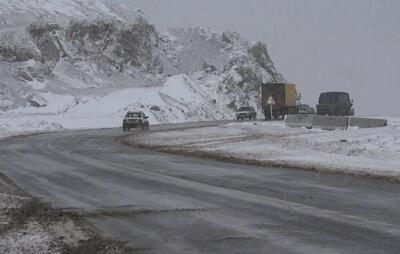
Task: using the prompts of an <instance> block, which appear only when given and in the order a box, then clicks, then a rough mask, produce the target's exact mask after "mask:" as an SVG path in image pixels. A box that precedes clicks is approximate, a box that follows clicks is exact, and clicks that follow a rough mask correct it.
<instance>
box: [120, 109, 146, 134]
mask: <svg viewBox="0 0 400 254" xmlns="http://www.w3.org/2000/svg"><path fill="white" fill-rule="evenodd" d="M148 119H149V117H148V116H146V115H145V114H144V113H143V112H142V111H138V112H128V113H126V115H125V118H124V120H123V122H122V129H123V130H124V131H129V130H130V129H134V128H138V129H142V130H149V127H150V124H149V120H148Z"/></svg>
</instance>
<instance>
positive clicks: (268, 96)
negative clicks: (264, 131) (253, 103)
mask: <svg viewBox="0 0 400 254" xmlns="http://www.w3.org/2000/svg"><path fill="white" fill-rule="evenodd" d="M271 100H272V102H273V103H272V105H271ZM298 100H299V94H298V93H297V90H296V85H295V84H285V83H267V84H262V86H261V105H262V109H263V113H264V115H265V118H266V119H268V120H269V119H271V106H272V116H273V118H275V119H279V118H284V116H285V115H287V114H297V112H298V108H297V105H298Z"/></svg>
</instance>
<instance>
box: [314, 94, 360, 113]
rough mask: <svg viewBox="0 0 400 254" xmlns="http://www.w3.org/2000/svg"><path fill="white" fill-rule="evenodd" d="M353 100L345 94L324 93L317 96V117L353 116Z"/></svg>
mask: <svg viewBox="0 0 400 254" xmlns="http://www.w3.org/2000/svg"><path fill="white" fill-rule="evenodd" d="M352 107H353V100H352V99H350V95H349V94H348V93H345V92H326V93H321V95H320V96H319V104H318V105H317V114H318V115H328V116H353V115H354V109H353V108H352Z"/></svg>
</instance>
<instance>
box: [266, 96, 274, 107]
mask: <svg viewBox="0 0 400 254" xmlns="http://www.w3.org/2000/svg"><path fill="white" fill-rule="evenodd" d="M267 103H268V105H275V100H274V98H272V96H269V98H268V100H267Z"/></svg>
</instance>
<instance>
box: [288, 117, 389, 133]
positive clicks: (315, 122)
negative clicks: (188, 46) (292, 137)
mask: <svg viewBox="0 0 400 254" xmlns="http://www.w3.org/2000/svg"><path fill="white" fill-rule="evenodd" d="M285 124H286V126H287V127H291V128H299V127H305V128H308V129H312V128H316V129H322V130H347V129H348V128H381V127H385V126H387V120H386V119H375V118H363V117H349V116H320V115H312V114H297V115H287V116H286V117H285Z"/></svg>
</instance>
